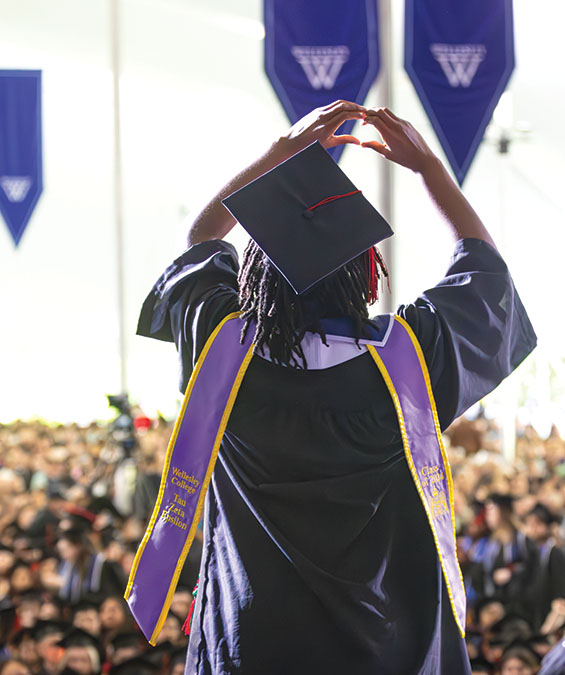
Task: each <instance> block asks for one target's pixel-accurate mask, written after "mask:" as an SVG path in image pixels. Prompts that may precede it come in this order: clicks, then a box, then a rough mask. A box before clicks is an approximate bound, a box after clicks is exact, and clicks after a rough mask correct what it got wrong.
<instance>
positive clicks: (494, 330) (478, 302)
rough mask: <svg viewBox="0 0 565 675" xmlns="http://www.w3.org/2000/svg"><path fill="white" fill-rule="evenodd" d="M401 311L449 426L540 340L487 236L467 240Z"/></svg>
mask: <svg viewBox="0 0 565 675" xmlns="http://www.w3.org/2000/svg"><path fill="white" fill-rule="evenodd" d="M397 313H398V314H399V315H400V316H402V317H403V318H404V319H406V321H407V322H408V323H409V324H410V326H411V327H412V329H413V330H414V332H415V334H416V336H417V338H418V340H419V342H420V344H421V346H422V350H423V352H424V355H425V358H426V363H427V365H428V368H429V371H430V379H431V382H432V389H433V391H434V396H435V398H436V404H437V407H438V414H439V417H440V423H441V426H442V428H443V429H445V428H446V427H447V426H449V424H451V422H452V421H453V420H454V419H455V418H456V417H458V416H459V415H461V414H462V413H464V412H465V411H466V410H467V409H468V408H469V407H470V406H471V405H473V404H474V403H476V402H477V401H480V400H481V399H482V398H483V397H484V396H486V394H488V393H490V392H491V391H492V390H493V389H495V388H496V387H497V386H498V384H500V382H502V380H503V379H504V378H505V377H507V376H508V375H509V374H510V373H511V372H512V371H513V370H514V369H515V368H516V367H517V366H518V365H519V364H520V363H521V362H522V361H523V360H524V359H525V358H526V356H527V355H528V354H529V353H530V352H531V351H532V350H533V349H534V347H535V346H536V341H537V340H536V335H535V332H534V329H533V327H532V324H531V322H530V320H529V318H528V315H527V313H526V310H525V309H524V306H523V304H522V301H521V300H520V297H519V295H518V292H517V291H516V288H515V286H514V282H513V281H512V277H511V276H510V272H509V271H508V267H507V266H506V263H505V262H504V260H503V259H502V257H501V256H500V254H499V252H498V251H497V250H496V249H495V248H494V247H493V246H491V245H490V244H488V243H487V242H486V241H483V240H481V239H461V240H459V241H458V242H457V244H456V246H455V251H454V254H453V257H452V259H451V262H450V264H449V267H448V270H447V273H446V274H445V276H444V277H443V279H441V281H440V282H439V283H438V284H437V285H436V286H434V287H433V288H430V289H428V290H426V291H424V293H422V294H421V295H420V296H419V297H418V298H417V299H416V301H415V302H413V303H411V304H407V305H401V306H400V307H399V308H398V311H397Z"/></svg>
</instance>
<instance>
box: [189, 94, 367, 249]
mask: <svg viewBox="0 0 565 675" xmlns="http://www.w3.org/2000/svg"><path fill="white" fill-rule="evenodd" d="M364 116H365V108H364V107H363V106H360V105H357V104H356V103H350V102H349V101H335V102H334V103H332V104H330V105H328V106H325V107H324V108H317V109H316V110H313V111H312V112H311V113H309V114H308V115H306V117H303V118H302V119H301V120H299V121H298V122H296V124H294V125H293V126H292V127H291V128H290V129H289V131H288V132H287V133H286V134H284V135H283V136H281V137H280V138H279V139H278V140H277V141H275V143H273V145H272V146H271V147H270V148H269V149H268V150H267V152H266V153H265V154H264V155H262V156H261V157H260V158H259V159H257V160H256V161H255V162H253V163H252V164H251V165H250V166H248V167H247V168H246V169H244V170H243V171H241V172H240V173H239V174H237V176H235V177H234V178H232V180H230V181H229V182H228V183H227V184H226V185H225V186H224V187H223V188H222V189H221V190H220V191H219V192H218V194H217V195H215V197H214V198H213V199H212V200H211V201H210V202H209V203H208V204H207V205H206V206H205V207H204V209H203V210H202V211H201V212H200V213H199V215H198V216H197V217H196V220H195V221H194V222H193V223H192V225H191V227H190V229H189V231H188V245H189V246H191V245H192V244H197V243H199V242H201V241H208V240H209V239H222V238H223V237H225V236H226V234H227V233H228V232H229V231H230V230H231V229H232V227H233V226H234V225H235V222H236V221H235V219H234V218H233V216H232V215H231V213H230V212H229V211H228V210H227V209H226V208H225V207H224V205H223V204H222V199H224V198H225V197H227V196H228V195H230V194H232V192H235V191H236V190H239V188H242V187H244V186H245V185H247V183H250V182H251V181H252V180H255V179H256V178H259V176H262V175H263V174H264V173H266V172H267V171H270V170H271V169H273V168H274V167H275V166H277V165H278V164H280V163H281V162H284V161H285V160H286V159H288V158H289V157H292V155H294V154H296V153H297V152H299V151H300V150H303V149H304V148H305V147H307V146H308V145H310V143H313V142H314V141H320V143H321V144H322V145H323V146H324V147H325V148H331V147H333V146H335V145H342V144H344V143H354V144H356V145H359V144H360V143H359V140H358V139H357V138H355V137H354V136H349V135H339V136H336V135H335V132H336V131H337V129H338V128H339V127H340V126H341V125H342V124H343V123H344V122H346V121H347V120H351V119H361V118H363V117H364Z"/></svg>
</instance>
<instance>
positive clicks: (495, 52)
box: [404, 0, 514, 185]
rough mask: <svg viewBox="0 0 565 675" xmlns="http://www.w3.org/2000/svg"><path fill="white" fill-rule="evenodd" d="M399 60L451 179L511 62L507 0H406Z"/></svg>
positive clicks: (471, 151)
mask: <svg viewBox="0 0 565 675" xmlns="http://www.w3.org/2000/svg"><path fill="white" fill-rule="evenodd" d="M405 22H406V23H405V33H406V34H405V46H404V49H405V52H404V67H405V68H406V72H407V73H408V76H409V77H410V79H411V81H412V84H413V85H414V87H415V89H416V91H417V93H418V96H419V97H420V100H421V102H422V105H423V106H424V108H425V110H426V113H427V115H428V117H429V118H430V121H431V123H432V125H433V127H434V129H435V132H436V134H437V135H438V138H439V140H440V143H441V145H442V147H443V150H444V152H445V154H446V155H447V159H448V160H449V163H450V164H451V168H452V169H453V172H454V173H455V176H456V178H457V180H458V181H459V184H460V185H461V184H462V183H463V181H464V180H465V176H466V175H467V171H468V170H469V167H470V166H471V163H472V161H473V158H474V156H475V153H476V151H477V149H478V147H479V144H480V143H481V141H482V138H483V135H484V132H485V129H486V127H487V125H488V123H489V122H490V119H491V117H492V113H493V111H494V109H495V107H496V105H497V103H498V101H499V99H500V96H501V95H502V93H503V91H504V89H505V88H506V85H507V84H508V80H509V79H510V75H511V74H512V71H513V70H514V33H513V19H512V0H472V2H471V1H468V2H461V0H406V12H405Z"/></svg>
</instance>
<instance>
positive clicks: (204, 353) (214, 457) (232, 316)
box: [124, 312, 254, 646]
mask: <svg viewBox="0 0 565 675" xmlns="http://www.w3.org/2000/svg"><path fill="white" fill-rule="evenodd" d="M239 316H240V312H233V313H232V314H228V316H226V317H225V319H223V321H221V322H220V323H219V324H218V325H217V326H216V328H215V329H214V331H213V332H212V334H211V335H210V337H209V338H208V340H207V341H206V344H205V345H204V348H203V350H202V352H201V354H200V356H199V357H198V360H197V362H196V366H195V367H194V370H193V372H192V375H191V377H190V380H189V383H188V386H187V388H186V393H185V396H184V400H183V403H182V407H181V410H180V413H179V416H178V417H177V420H176V422H175V426H174V429H173V434H172V436H171V440H170V441H169V445H168V447H167V454H166V456H165V464H164V467H163V474H162V476H161V485H160V487H159V494H158V496H157V501H156V503H155V508H154V509H153V514H152V516H151V520H150V521H149V525H148V526H147V530H146V532H145V536H144V537H143V540H142V542H141V544H140V546H139V549H138V551H137V554H136V556H135V559H134V562H133V565H132V569H131V573H130V576H129V580H128V585H127V587H126V591H125V593H124V598H125V599H126V600H128V598H129V596H130V594H131V590H132V587H133V583H134V580H135V575H136V573H137V568H138V566H139V562H140V560H141V556H142V555H143V551H144V550H145V546H146V545H147V542H148V541H149V538H150V536H151V534H152V532H153V528H154V527H155V523H156V522H157V518H158V516H159V512H160V510H161V503H162V501H163V494H164V492H165V486H166V484H167V480H168V474H169V468H170V464H171V457H172V455H173V450H174V447H175V443H176V440H177V436H178V432H179V429H180V426H181V424H182V420H183V418H184V414H185V412H186V408H187V406H188V401H189V399H190V396H191V394H192V390H193V389H194V384H195V382H196V379H197V377H198V374H199V373H200V369H201V368H202V364H203V363H204V359H205V358H206V356H207V355H208V352H209V350H210V347H211V346H212V343H213V342H214V340H215V339H216V337H217V335H218V333H219V332H220V330H221V329H222V327H223V326H224V324H225V323H226V322H227V321H230V320H231V319H235V318H237V317H239ZM253 347H254V345H253V344H252V345H251V346H250V347H249V349H248V350H247V353H246V355H245V357H244V359H243V361H242V364H241V366H240V368H239V370H238V373H237V375H236V378H235V380H234V383H233V386H232V389H231V392H230V395H229V398H228V401H227V403H226V407H225V408H224V413H223V415H222V418H221V420H220V426H219V427H218V433H217V434H216V439H215V441H214V445H213V447H212V454H211V456H210V462H209V464H208V469H207V470H206V475H205V477H204V480H203V482H202V487H201V490H200V495H199V497H198V502H197V505H196V510H195V513H194V518H193V519H192V524H191V526H190V529H189V532H188V535H187V537H186V541H185V543H184V546H183V549H182V552H181V554H180V557H179V559H178V562H177V566H176V568H175V572H174V574H173V577H172V580H171V583H170V585H169V590H168V591H167V595H166V597H165V602H164V604H163V608H162V610H161V614H160V615H159V619H158V621H157V624H156V625H155V628H154V630H153V633H152V635H151V639H150V640H149V644H150V645H153V646H155V642H156V640H157V638H158V637H159V633H160V632H161V630H162V628H163V624H164V623H165V619H166V618H167V614H168V612H169V608H170V606H171V602H172V599H173V595H174V592H175V590H176V587H177V583H178V579H179V576H180V573H181V571H182V567H183V565H184V561H185V560H186V556H187V555H188V552H189V550H190V547H191V545H192V542H193V540H194V537H195V535H196V530H197V528H198V522H199V520H200V516H201V515H202V509H203V507H204V499H205V497H206V492H207V491H208V485H209V484H210V480H211V478H212V473H213V471H214V466H215V464H216V460H217V458H218V452H219V449H220V443H221V441H222V437H223V435H224V432H225V429H226V426H227V423H228V419H229V416H230V414H231V411H232V408H233V406H234V403H235V399H236V396H237V393H238V391H239V387H240V385H241V382H242V380H243V376H244V375H245V372H246V370H247V367H248V366H249V362H250V361H251V358H252V356H253Z"/></svg>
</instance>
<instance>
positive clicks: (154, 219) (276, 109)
mask: <svg viewBox="0 0 565 675" xmlns="http://www.w3.org/2000/svg"><path fill="white" fill-rule="evenodd" d="M392 5H393V45H394V64H393V76H394V108H395V111H396V112H397V114H399V115H400V116H402V117H405V118H408V119H410V120H411V121H412V122H413V123H414V125H415V126H416V127H417V128H419V129H420V130H421V131H422V132H423V133H424V135H425V136H426V137H427V139H428V140H429V141H430V143H431V144H432V146H433V147H434V148H435V149H436V151H437V152H438V153H439V154H440V155H441V156H442V157H443V154H442V153H441V150H440V148H439V145H438V143H437V141H436V140H435V136H434V134H433V131H432V129H431V126H430V124H429V123H428V121H427V119H426V117H425V114H424V112H423V110H422V108H421V106H420V103H419V102H418V100H417V98H416V95H415V93H414V91H413V89H412V86H411V84H410V83H409V81H408V78H407V77H406V75H405V74H404V72H403V69H402V47H403V37H402V25H403V15H402V5H403V3H402V2H396V1H394V2H392ZM514 7H515V32H516V52H517V69H516V71H515V74H514V76H513V78H512V80H511V83H510V87H509V92H508V94H507V95H505V98H504V100H503V102H502V103H501V105H500V107H499V109H498V110H497V115H496V119H495V122H494V123H493V125H492V126H491V128H490V129H489V133H488V135H487V139H486V140H485V142H484V143H483V145H482V147H481V148H480V150H479V152H478V155H477V158H476V160H475V162H474V164H473V166H472V168H471V170H470V172H469V175H468V178H467V181H466V184H465V193H466V194H467V196H468V197H469V199H470V200H471V202H472V204H473V205H474V206H475V208H476V209H477V210H478V212H479V213H480V215H481V216H482V218H483V220H484V221H485V223H486V224H487V226H488V227H489V228H490V229H491V230H492V233H493V235H494V237H495V239H496V240H497V242H498V243H499V246H500V249H501V251H502V252H503V253H504V256H505V258H506V259H507V262H508V263H509V266H510V268H511V270H512V272H513V276H514V278H515V280H516V283H517V286H518V288H519V291H520V294H521V296H522V299H523V301H524V303H525V305H526V306H527V308H528V311H529V313H530V315H531V318H532V320H533V322H534V325H535V327H536V330H537V332H538V335H539V337H540V348H539V350H538V351H537V352H536V357H535V358H534V359H531V360H530V361H529V362H528V363H526V364H525V365H524V366H523V367H522V368H521V369H520V370H519V371H518V373H517V375H516V377H515V378H514V380H515V382H514V383H513V384H512V383H511V384H510V385H508V386H509V387H510V389H509V390H508V391H506V393H505V392H504V390H503V391H502V392H501V393H499V394H498V398H497V397H496V396H495V397H493V399H492V403H491V407H492V409H493V410H494V411H495V412H496V411H501V410H502V409H503V408H504V406H503V402H504V400H507V401H509V400H512V398H514V399H516V400H517V401H518V402H519V403H520V406H521V409H522V414H523V415H529V417H530V418H531V419H533V418H535V419H536V420H538V422H537V424H538V425H539V426H540V428H541V427H542V426H543V425H547V424H548V423H549V421H557V422H561V421H562V420H563V418H565V412H564V411H565V406H564V401H565V393H564V392H565V384H562V383H565V365H564V363H565V362H564V356H565V346H564V345H563V340H562V335H563V334H564V330H565V318H564V315H563V312H562V311H561V299H560V296H561V289H562V286H563V281H562V270H563V267H564V264H563V251H564V250H565V248H564V244H565V241H564V240H565V228H564V225H565V217H564V207H563V200H562V194H563V184H564V178H565V170H564V168H563V157H564V156H565V129H564V126H563V122H562V120H563V118H564V116H565V78H564V77H563V74H562V72H561V65H560V64H561V60H562V58H561V43H562V37H561V30H562V26H563V23H564V21H565V6H564V5H563V3H562V2H561V0H538V2H536V3H531V2H528V1H527V0H515V2H514ZM0 16H1V17H2V20H1V21H0V67H1V68H34V69H36V68H37V69H41V70H42V71H43V136H44V171H45V191H44V193H43V195H42V197H41V199H40V201H39V204H38V206H37V208H36V211H35V214H34V216H33V218H32V221H31V222H30V224H29V226H28V230H27V231H26V233H25V234H24V237H23V239H22V242H21V244H20V246H19V248H18V249H14V247H13V244H12V241H11V238H10V236H9V234H8V231H7V228H5V227H3V226H1V225H0V261H1V263H0V284H1V286H0V287H1V289H2V291H1V300H2V317H3V321H2V323H1V325H2V332H1V337H0V345H1V349H0V377H1V382H2V385H1V388H0V421H2V422H8V421H11V420H13V419H15V418H30V417H33V416H41V417H43V418H45V419H49V420H57V421H61V422H67V421H75V420H76V421H79V422H88V421H90V420H91V419H93V418H107V417H109V416H110V415H111V412H110V411H109V410H108V407H107V403H106V399H105V396H104V395H105V393H116V392H118V391H119V388H120V385H119V345H118V315H117V312H118V309H117V299H116V254H115V234H114V206H113V205H114V201H113V199H114V193H113V163H112V162H113V127H112V105H113V102H112V73H111V46H110V12H109V2H107V1H105V0H49V3H45V2H44V1H42V0H0ZM121 26H122V30H121V35H120V39H121V55H122V64H123V69H122V70H123V76H122V80H121V102H122V134H123V144H122V145H123V148H122V149H123V160H124V199H125V205H124V207H125V213H124V216H125V247H126V259H125V279H126V298H125V300H126V323H127V346H128V355H129V356H128V373H129V390H130V393H131V396H132V399H133V400H134V401H136V402H139V403H140V404H141V405H142V407H143V408H144V409H145V411H146V412H147V413H148V414H150V415H152V414H154V413H155V412H156V410H160V411H161V412H163V413H164V414H166V415H172V414H174V413H175V412H176V409H177V404H178V400H179V394H178V392H177V388H176V384H177V379H178V378H177V362H176V354H175V351H174V348H173V347H172V346H171V345H167V344H164V343H159V342H156V341H152V340H147V339H144V338H138V337H135V325H136V320H137V315H138V311H139V308H140V306H141V302H142V300H143V298H144V297H145V295H146V294H147V292H148V291H149V289H150V288H151V286H152V284H153V282H154V281H155V279H156V278H157V277H158V275H159V274H160V273H161V271H162V270H163V269H164V268H165V267H166V266H167V265H168V264H169V263H170V261H171V260H172V259H173V258H174V257H175V256H177V255H178V254H179V253H180V252H181V251H182V250H183V248H184V241H185V235H186V228H187V221H189V220H190V218H191V217H193V216H194V215H195V214H196V213H197V212H198V209H199V207H200V206H202V205H203V204H204V203H205V201H206V199H207V198H208V197H209V196H211V195H212V194H213V193H214V191H215V190H216V189H218V188H219V187H221V186H222V184H223V183H224V182H225V181H226V180H228V179H229V178H230V177H231V176H232V175H233V174H235V173H236V172H237V171H238V170H239V169H240V168H242V166H244V165H245V164H246V163H247V162H249V161H251V160H252V159H254V158H255V157H256V156H257V155H258V154H259V153H260V152H262V151H263V150H264V149H265V148H266V147H268V145H269V144H270V143H271V142H272V140H274V139H275V138H276V137H277V136H278V135H279V134H280V133H281V131H283V130H284V129H285V128H286V127H287V125H288V123H287V121H286V117H285V115H284V113H283V111H282V108H281V106H280V105H279V103H278V101H277V99H276V97H275V94H274V92H273V91H272V89H271V87H270V84H269V83H268V81H267V79H266V77H265V75H264V72H263V65H262V64H263V52H262V49H263V43H262V40H263V37H264V30H263V26H262V20H261V2H260V0H240V2H237V3H234V2H229V1H228V0H213V1H212V0H207V2H206V3H204V2H197V1H196V0H123V2H122V12H121ZM379 95H380V92H379V86H378V83H377V86H376V87H375V88H373V90H372V91H371V92H370V94H369V97H368V99H367V103H368V104H370V105H378V104H379V103H380V99H379ZM502 129H505V130H506V131H507V132H509V133H511V135H512V136H513V142H512V144H511V147H510V153H509V154H508V155H504V156H501V155H500V154H499V153H498V149H497V145H496V139H497V137H498V136H499V135H500V133H501V130H502ZM357 131H358V133H359V135H360V137H361V138H362V139H366V138H368V137H369V133H370V132H369V130H367V129H359V130H357ZM383 161H384V160H382V159H381V158H380V157H378V156H377V155H373V154H371V153H369V152H364V151H362V150H360V149H358V148H353V147H352V148H347V149H346V151H345V153H344V157H343V160H342V166H343V168H344V169H345V171H346V172H347V173H348V174H349V175H350V177H351V178H352V180H353V181H354V182H356V183H358V184H359V186H360V187H361V188H362V189H363V191H364V193H365V194H367V196H368V197H369V198H370V199H372V200H373V201H374V203H375V205H377V206H378V204H379V199H380V195H379V188H378V186H379V171H380V169H381V167H382V162H383ZM266 217H268V216H267V215H266ZM393 226H394V228H395V230H396V233H397V234H396V238H395V239H396V241H395V255H394V259H393V260H392V261H389V262H391V268H392V274H393V275H394V280H395V293H396V300H397V302H408V301H411V300H412V299H414V298H415V297H416V296H417V295H418V293H420V292H421V291H422V290H424V289H425V288H426V287H427V286H429V285H432V284H434V283H435V282H436V281H437V280H438V279H439V278H441V276H442V274H443V272H444V270H445V268H446V265H447V262H448V259H449V255H450V251H451V246H452V245H451V241H450V239H449V237H448V236H447V234H446V232H445V231H444V229H443V226H442V223H441V222H440V220H439V218H438V216H437V214H436V213H435V211H434V209H433V207H432V206H431V205H430V203H429V201H428V198H427V196H426V194H425V191H424V190H423V188H422V186H421V185H420V182H419V180H418V178H417V177H416V176H414V175H412V174H411V173H410V172H408V171H405V170H402V169H399V170H397V171H395V218H394V223H393ZM230 238H231V240H232V241H234V242H235V243H236V245H237V246H238V248H241V247H242V246H243V244H244V242H245V237H244V235H243V233H242V232H241V231H240V230H234V232H233V234H232V235H231V237H230ZM509 392H510V393H509ZM562 429H563V430H564V431H565V424H564V425H563V426H562Z"/></svg>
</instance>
